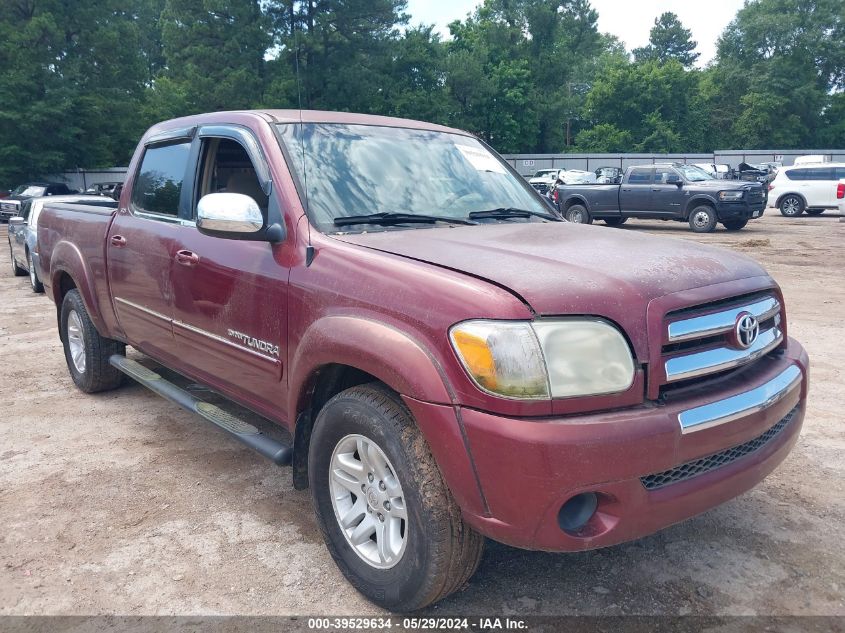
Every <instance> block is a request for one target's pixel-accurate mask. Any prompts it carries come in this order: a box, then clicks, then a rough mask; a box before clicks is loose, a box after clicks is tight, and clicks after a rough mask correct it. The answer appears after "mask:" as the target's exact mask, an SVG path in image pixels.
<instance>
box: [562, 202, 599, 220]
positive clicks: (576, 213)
mask: <svg viewBox="0 0 845 633" xmlns="http://www.w3.org/2000/svg"><path fill="white" fill-rule="evenodd" d="M563 217H564V218H566V220H567V221H568V222H572V223H573V224H592V223H593V218H592V217H591V216H590V212H589V211H587V207H585V206H583V205H580V204H573V205H572V206H571V207H569V208H568V209H567V210H566V212H565V213H564V214H563Z"/></svg>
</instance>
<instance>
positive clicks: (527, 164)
mask: <svg viewBox="0 0 845 633" xmlns="http://www.w3.org/2000/svg"><path fill="white" fill-rule="evenodd" d="M808 154H813V155H816V154H820V155H822V156H824V157H825V159H826V160H828V161H832V162H837V163H845V149H801V150H797V149H790V150H786V149H760V150H757V149H754V150H733V149H730V150H719V151H716V152H714V153H712V154H505V155H504V158H505V160H507V161H508V162H509V163H510V164H511V165H512V166H513V167H514V168H515V169H516V170H517V171H518V172H519V173H520V174H522V175H523V176H532V175H533V174H534V172H536V171H537V170H538V169H583V170H586V171H593V170H594V169H596V168H597V167H621V168H622V169H625V168H627V167H630V166H631V165H644V164H649V163H661V162H678V163H719V164H721V163H726V164H728V165H730V166H731V167H736V166H737V165H738V164H739V163H763V162H779V163H783V164H784V165H792V163H793V162H794V161H795V159H796V158H797V157H798V156H806V155H808ZM126 169H127V168H126V167H112V168H110V169H78V170H76V171H66V172H62V173H60V174H53V175H52V176H48V177H47V178H46V180H54V181H59V182H66V183H67V184H68V186H69V187H70V188H71V189H79V190H80V191H85V189H87V188H88V187H90V186H91V185H92V184H94V183H97V182H123V179H124V178H125V177H126Z"/></svg>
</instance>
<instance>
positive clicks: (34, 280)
mask: <svg viewBox="0 0 845 633" xmlns="http://www.w3.org/2000/svg"><path fill="white" fill-rule="evenodd" d="M26 265H27V267H28V268H29V285H30V286H31V287H32V292H36V293H41V292H44V284H42V283H41V280H40V279H38V273H37V272H35V266H33V264H32V254H31V253H30V252H29V251H27V253H26Z"/></svg>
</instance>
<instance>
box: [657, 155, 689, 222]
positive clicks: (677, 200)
mask: <svg viewBox="0 0 845 633" xmlns="http://www.w3.org/2000/svg"><path fill="white" fill-rule="evenodd" d="M678 183H680V184H681V186H678ZM683 184H684V181H683V179H682V178H681V175H680V174H679V173H678V170H676V169H674V168H672V167H655V169H654V179H653V181H652V183H651V201H650V208H651V210H652V211H653V212H654V213H656V214H661V215H666V216H669V217H677V216H680V215H682V210H683V208H684V201H685V200H684V199H685V197H686V192H685V191H684V187H683Z"/></svg>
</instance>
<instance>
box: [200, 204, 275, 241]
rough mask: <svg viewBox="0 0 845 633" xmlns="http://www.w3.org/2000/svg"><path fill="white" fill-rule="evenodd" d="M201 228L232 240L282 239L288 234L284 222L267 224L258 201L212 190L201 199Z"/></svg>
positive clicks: (215, 235)
mask: <svg viewBox="0 0 845 633" xmlns="http://www.w3.org/2000/svg"><path fill="white" fill-rule="evenodd" d="M197 229H198V230H199V232H200V233H205V234H206V235H211V236H214V237H222V238H226V239H230V240H252V241H256V242H259V241H266V242H281V241H282V240H284V237H285V231H284V228H282V227H281V226H280V225H278V224H273V225H271V226H268V227H265V226H264V215H263V214H262V213H261V209H260V208H259V207H258V203H257V202H256V201H255V200H253V199H252V198H250V197H249V196H245V195H243V194H241V193H209V194H207V195H205V196H203V197H202V198H200V201H199V203H198V204H197Z"/></svg>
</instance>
